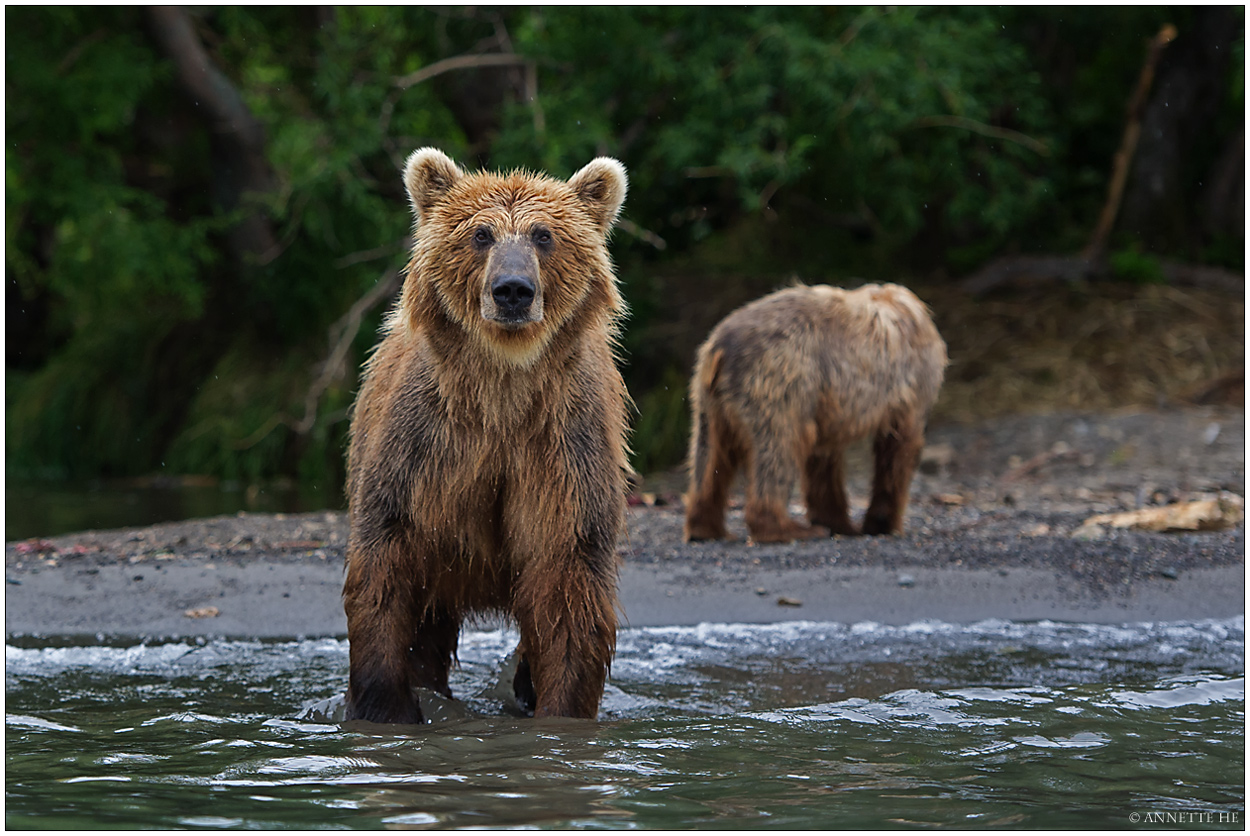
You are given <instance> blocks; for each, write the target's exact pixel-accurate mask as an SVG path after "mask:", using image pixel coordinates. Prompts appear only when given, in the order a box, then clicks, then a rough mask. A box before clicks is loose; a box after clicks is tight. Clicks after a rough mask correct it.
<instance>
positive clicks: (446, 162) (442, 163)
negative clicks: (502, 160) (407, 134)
mask: <svg viewBox="0 0 1250 836" xmlns="http://www.w3.org/2000/svg"><path fill="white" fill-rule="evenodd" d="M463 176H464V172H462V171H461V170H460V169H459V168H457V167H456V164H455V163H453V162H452V161H451V157H449V156H447V155H446V154H444V153H443V152H442V151H440V150H438V149H437V148H421V149H419V150H417V151H413V152H412V155H411V156H409V157H408V162H407V163H406V164H405V165H404V187H405V188H407V189H408V199H409V200H410V201H412V210H413V211H414V212H416V213H417V220H418V221H420V220H424V219H425V214H426V212H428V211H430V207H432V206H434V204H436V203H438V202H439V201H440V200H442V199H443V197H444V196H445V195H446V194H447V192H449V191H451V187H452V186H454V185H456V182H457V181H458V180H460V178H461V177H463Z"/></svg>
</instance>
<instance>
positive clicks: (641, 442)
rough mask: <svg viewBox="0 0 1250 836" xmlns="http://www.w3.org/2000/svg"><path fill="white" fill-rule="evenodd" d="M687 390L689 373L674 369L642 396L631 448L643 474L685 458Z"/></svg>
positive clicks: (687, 433)
mask: <svg viewBox="0 0 1250 836" xmlns="http://www.w3.org/2000/svg"><path fill="white" fill-rule="evenodd" d="M686 390H687V382H686V376H685V375H684V374H682V373H681V372H679V371H678V370H677V369H673V368H670V369H668V370H667V371H666V372H665V373H664V377H663V378H662V379H661V381H660V383H659V384H658V385H656V386H655V387H654V388H652V389H651V390H650V391H648V392H647V393H646V394H644V395H643V396H642V397H641V398H639V399H638V402H637V406H638V413H637V415H636V416H635V420H634V433H633V440H632V444H631V447H632V448H633V451H634V457H633V465H634V469H635V470H637V471H638V472H639V473H652V472H654V471H657V470H660V469H662V468H666V467H672V466H673V464H675V463H676V462H680V461H681V460H682V459H683V458H685V455H686V447H687V445H688V438H689V434H690V405H689V404H688V403H687V401H686Z"/></svg>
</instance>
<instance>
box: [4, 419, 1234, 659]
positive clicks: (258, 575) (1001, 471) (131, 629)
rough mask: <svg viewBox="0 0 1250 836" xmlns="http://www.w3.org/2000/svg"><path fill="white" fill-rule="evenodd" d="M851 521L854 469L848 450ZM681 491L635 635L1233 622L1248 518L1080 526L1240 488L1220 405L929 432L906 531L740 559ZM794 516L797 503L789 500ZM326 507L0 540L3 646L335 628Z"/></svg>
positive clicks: (637, 562) (657, 493)
mask: <svg viewBox="0 0 1250 836" xmlns="http://www.w3.org/2000/svg"><path fill="white" fill-rule="evenodd" d="M848 470H849V475H850V491H851V495H852V498H853V501H854V500H855V499H857V500H858V503H857V505H856V508H855V510H856V511H858V512H859V513H862V511H863V506H864V504H865V502H866V495H867V492H868V480H869V478H870V473H871V470H870V462H869V457H868V453H867V451H866V450H865V449H862V448H861V449H857V450H856V451H853V454H852V456H851V461H850V463H849V467H848ZM681 487H682V486H681V483H680V477H679V476H678V475H677V474H668V475H667V476H666V475H663V474H661V475H657V476H654V477H651V478H649V479H647V480H645V481H644V482H643V484H641V485H640V486H639V492H638V494H637V495H636V496H635V497H633V499H632V502H633V504H632V505H631V508H630V511H629V519H628V536H627V538H626V539H625V540H624V541H623V542H622V544H621V548H620V555H621V602H622V608H623V611H624V623H625V624H626V625H629V626H649V625H663V624H695V623H699V622H702V621H718V622H768V621H785V620H799V619H803V620H813V621H826V620H828V621H842V622H858V621H877V622H882V623H891V624H906V623H910V622H914V621H917V620H921V619H940V620H944V621H950V622H956V623H959V622H972V621H979V620H983V619H986V618H1003V619H1014V620H1039V619H1051V620H1063V621H1090V622H1103V623H1120V622H1132V621H1170V620H1183V619H1201V618H1226V617H1230V616H1235V615H1238V614H1243V613H1244V611H1245V524H1244V522H1234V523H1231V524H1228V525H1226V526H1224V527H1222V528H1220V529H1218V530H1212V531H1201V532H1194V531H1190V532H1166V533H1165V532H1154V531H1139V530H1132V529H1124V530H1119V529H1114V528H1111V527H1104V528H1102V529H1093V530H1091V529H1090V528H1089V527H1085V528H1082V524H1083V523H1084V522H1085V521H1086V520H1087V519H1088V518H1089V517H1091V516H1093V515H1097V514H1106V513H1111V512H1119V511H1131V510H1135V509H1139V508H1157V507H1164V506H1168V505H1178V504H1182V503H1187V502H1193V501H1200V500H1206V499H1221V500H1222V501H1223V505H1224V506H1226V507H1228V508H1230V509H1234V510H1236V509H1239V508H1240V507H1241V506H1242V504H1243V502H1244V496H1245V415H1244V412H1243V411H1242V410H1233V409H1227V408H1214V407H1211V408H1186V409H1175V410H1167V411H1158V412H1134V413H1117V414H1107V413H1101V414H1076V413H1072V414H1052V415H1040V416H1017V417H1012V418H1007V419H999V420H995V421H991V422H984V423H980V424H976V425H970V426H963V425H947V426H939V427H933V428H931V429H930V432H929V436H928V445H927V448H926V454H925V459H924V461H923V464H922V469H921V472H920V473H918V475H917V477H916V480H915V482H914V483H913V486H912V502H911V507H910V509H909V512H908V517H907V532H906V533H905V534H904V535H902V536H899V537H867V538H865V537H834V538H831V539H829V540H824V541H820V542H808V543H798V544H792V545H783V546H772V545H770V546H756V545H753V544H751V543H749V542H748V541H747V539H746V528H745V526H744V524H743V523H742V516H741V510H740V499H739V500H738V501H737V502H736V503H734V504H736V505H737V506H738V507H736V508H734V509H733V510H732V511H731V513H730V520H729V527H730V531H731V533H732V534H734V535H735V536H736V537H737V538H738V539H737V540H735V541H730V542H724V543H699V544H684V543H682V542H681V523H682V514H681V507H680V496H679V493H680V490H681ZM795 511H796V512H798V511H801V508H798V507H796V508H795ZM346 538H347V520H346V516H345V514H343V513H341V512H319V513H313V514H301V515H281V514H275V515H260V514H243V515H238V516H231V517H218V518H213V519H207V520H192V521H187V522H181V523H169V524H164V525H157V526H150V527H147V528H141V529H124V530H116V531H100V532H83V533H80V534H75V535H66V536H63V537H55V538H50V539H48V540H30V541H21V542H11V543H7V544H6V546H5V577H6V581H7V583H6V585H5V591H6V598H5V628H6V634H7V635H8V636H9V637H16V636H72V635H91V636H95V635H104V636H119V637H121V636H130V637H134V636H144V637H165V636H196V635H204V636H209V635H220V636H239V637H242V636H254V637H285V636H341V635H344V634H345V632H346V623H345V620H344V617H343V611H342V605H341V602H340V600H339V591H340V588H341V585H342V577H343V551H344V544H345V542H346Z"/></svg>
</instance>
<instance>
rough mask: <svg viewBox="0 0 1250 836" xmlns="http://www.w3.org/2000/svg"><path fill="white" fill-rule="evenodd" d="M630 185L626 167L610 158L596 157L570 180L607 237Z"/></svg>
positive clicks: (574, 189) (570, 183)
mask: <svg viewBox="0 0 1250 836" xmlns="http://www.w3.org/2000/svg"><path fill="white" fill-rule="evenodd" d="M628 184H629V180H628V178H626V177H625V166H623V165H621V164H620V163H619V162H617V161H616V160H614V159H612V158H611V157H596V158H595V159H593V160H591V161H590V162H588V163H586V167H585V168H583V169H582V170H581V171H579V172H577V173H576V174H574V175H573V176H572V177H571V178H569V185H570V186H572V187H573V191H574V192H575V193H576V194H577V196H578V197H579V198H581V201H582V203H583V204H585V206H586V210H587V211H588V212H590V217H591V218H592V219H594V221H595V223H597V224H598V225H599V230H600V231H601V232H604V233H606V232H607V231H608V230H609V229H611V228H612V224H613V223H615V222H616V216H617V213H619V212H620V211H621V204H623V203H624V202H625V190H626V189H627V188H628Z"/></svg>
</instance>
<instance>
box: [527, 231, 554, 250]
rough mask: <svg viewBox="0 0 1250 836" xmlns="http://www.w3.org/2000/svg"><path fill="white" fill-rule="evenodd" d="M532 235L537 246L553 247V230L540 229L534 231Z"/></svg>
mask: <svg viewBox="0 0 1250 836" xmlns="http://www.w3.org/2000/svg"><path fill="white" fill-rule="evenodd" d="M531 235H532V237H533V239H534V243H535V244H537V245H538V246H540V247H550V246H551V230H548V229H541V228H540V229H536V230H534V231H533V233H531Z"/></svg>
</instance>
